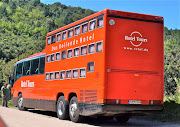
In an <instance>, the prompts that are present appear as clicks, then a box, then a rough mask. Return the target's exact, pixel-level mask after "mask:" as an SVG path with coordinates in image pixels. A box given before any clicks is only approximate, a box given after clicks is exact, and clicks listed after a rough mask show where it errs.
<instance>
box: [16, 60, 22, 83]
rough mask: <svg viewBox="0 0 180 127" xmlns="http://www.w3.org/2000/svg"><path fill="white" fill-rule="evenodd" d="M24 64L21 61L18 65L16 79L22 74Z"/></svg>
mask: <svg viewBox="0 0 180 127" xmlns="http://www.w3.org/2000/svg"><path fill="white" fill-rule="evenodd" d="M22 65H23V63H19V64H17V66H16V80H17V79H19V78H20V77H21V76H22Z"/></svg>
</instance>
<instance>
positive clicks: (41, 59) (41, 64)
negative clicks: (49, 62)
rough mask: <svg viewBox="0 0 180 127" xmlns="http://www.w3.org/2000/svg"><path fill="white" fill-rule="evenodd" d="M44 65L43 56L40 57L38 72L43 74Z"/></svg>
mask: <svg viewBox="0 0 180 127" xmlns="http://www.w3.org/2000/svg"><path fill="white" fill-rule="evenodd" d="M44 67H45V57H41V58H40V66H39V73H40V74H44Z"/></svg>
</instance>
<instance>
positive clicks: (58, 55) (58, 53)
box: [56, 52, 60, 60]
mask: <svg viewBox="0 0 180 127" xmlns="http://www.w3.org/2000/svg"><path fill="white" fill-rule="evenodd" d="M56 60H60V52H57V53H56Z"/></svg>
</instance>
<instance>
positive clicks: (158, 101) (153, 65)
mask: <svg viewBox="0 0 180 127" xmlns="http://www.w3.org/2000/svg"><path fill="white" fill-rule="evenodd" d="M105 48H106V85H105V88H106V89H105V102H104V103H105V105H104V107H103V111H104V112H105V113H107V114H110V113H111V114H117V115H118V114H122V113H124V114H127V113H128V114H144V113H147V112H151V111H160V110H162V104H163V86H164V79H163V78H164V76H163V64H164V63H163V59H164V57H163V18H162V17H160V16H151V15H143V14H137V13H128V12H121V11H114V10H107V18H106V47H105Z"/></svg>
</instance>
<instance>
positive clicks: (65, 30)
mask: <svg viewBox="0 0 180 127" xmlns="http://www.w3.org/2000/svg"><path fill="white" fill-rule="evenodd" d="M64 32H66V39H67V38H68V35H67V30H64V31H62V32H61V33H62V40H66V39H63V33H64Z"/></svg>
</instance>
